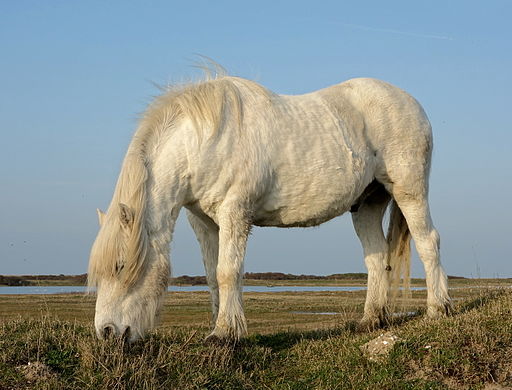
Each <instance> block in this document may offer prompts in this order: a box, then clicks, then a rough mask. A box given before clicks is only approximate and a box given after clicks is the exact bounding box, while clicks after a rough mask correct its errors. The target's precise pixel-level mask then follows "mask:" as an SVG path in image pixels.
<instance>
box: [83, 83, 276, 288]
mask: <svg viewBox="0 0 512 390" xmlns="http://www.w3.org/2000/svg"><path fill="white" fill-rule="evenodd" d="M240 88H244V90H245V91H251V93H253V94H256V95H260V96H261V95H263V96H265V97H266V98H267V99H269V100H270V99H271V97H272V96H274V95H273V94H272V92H270V91H268V90H267V89H265V88H264V87H262V86H260V85H259V84H257V83H254V82H252V81H249V80H245V79H240V78H235V77H228V76H224V75H221V76H218V77H216V78H213V79H206V80H203V81H200V82H196V83H189V84H182V85H171V86H168V87H166V88H165V92H164V93H163V94H162V95H161V96H159V97H157V98H156V99H155V100H154V101H153V103H152V104H151V105H150V106H149V107H148V109H147V110H146V112H145V113H144V114H143V115H142V117H141V120H140V123H139V126H138V129H137V131H136V132H135V135H134V137H133V139H132V142H131V144H130V146H129V148H128V152H127V154H126V156H125V158H124V162H123V165H122V168H121V173H120V175H119V179H118V182H117V185H116V188H115V191H114V195H113V198H112V201H111V204H110V206H109V209H108V212H107V215H106V218H105V221H104V223H103V225H102V226H101V230H100V233H99V234H98V237H97V239H96V242H95V244H94V245H93V248H92V250H91V259H90V262H89V271H88V284H89V286H90V287H93V286H96V284H97V282H98V280H99V279H100V278H113V277H115V276H116V275H117V276H118V278H119V280H121V281H122V282H123V283H124V284H125V285H126V286H127V287H129V286H130V285H131V284H133V282H134V281H136V280H137V278H138V276H139V275H140V274H141V272H143V271H144V265H145V259H146V254H147V248H148V228H147V223H146V218H147V216H146V203H147V202H146V200H147V199H146V197H147V188H146V187H147V180H148V177H149V175H148V168H147V164H148V155H149V154H150V151H151V149H152V148H154V147H156V145H158V141H159V139H160V137H161V136H162V134H163V133H164V132H166V131H172V129H173V127H174V126H176V124H177V123H178V122H179V121H181V120H183V119H189V120H191V121H192V123H193V124H194V128H195V130H196V132H197V135H198V138H199V139H202V138H203V137H204V136H205V135H206V136H211V135H214V134H216V133H218V131H219V130H220V129H221V128H222V127H223V124H224V122H225V121H226V120H227V119H226V118H229V120H230V121H233V120H234V121H236V124H237V126H238V127H239V128H242V127H243V117H244V105H245V104H247V103H246V102H245V101H243V100H242V98H241V96H242V93H241V90H240ZM245 96H247V94H245ZM120 204H123V205H126V206H128V208H129V210H131V212H132V215H131V217H132V218H133V222H132V228H131V229H130V230H129V231H128V232H127V231H125V230H123V227H122V225H121V224H120V223H119V221H120V218H121V215H120V207H119V205H120ZM120 260H121V261H122V263H120Z"/></svg>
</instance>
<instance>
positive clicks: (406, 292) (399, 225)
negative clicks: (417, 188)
mask: <svg viewBox="0 0 512 390" xmlns="http://www.w3.org/2000/svg"><path fill="white" fill-rule="evenodd" d="M387 242H388V264H389V266H390V267H391V269H389V268H388V270H389V271H390V279H391V280H390V281H391V299H392V300H393V301H394V300H396V298H397V296H398V291H399V289H400V281H402V288H403V290H402V292H403V293H402V296H403V297H404V298H409V297H410V294H411V290H410V287H411V245H410V243H411V232H410V231H409V226H408V225H407V221H406V220H405V217H404V215H403V214H402V211H401V210H400V208H399V207H398V204H397V203H396V201H394V200H393V201H392V203H391V212H390V217H389V227H388V234H387Z"/></svg>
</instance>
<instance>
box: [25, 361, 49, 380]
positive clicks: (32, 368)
mask: <svg viewBox="0 0 512 390" xmlns="http://www.w3.org/2000/svg"><path fill="white" fill-rule="evenodd" d="M16 368H17V369H18V370H19V371H21V372H22V373H23V375H25V379H27V381H29V382H38V381H41V380H45V379H49V378H51V377H53V376H54V375H55V374H54V373H53V372H52V370H51V368H50V367H48V366H47V365H46V364H44V363H41V362H28V364H25V365H23V366H18V367H16Z"/></svg>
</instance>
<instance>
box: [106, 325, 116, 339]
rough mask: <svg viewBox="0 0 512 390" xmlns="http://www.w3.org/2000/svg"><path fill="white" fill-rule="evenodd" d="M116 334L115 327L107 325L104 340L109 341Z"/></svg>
mask: <svg viewBox="0 0 512 390" xmlns="http://www.w3.org/2000/svg"><path fill="white" fill-rule="evenodd" d="M115 334H116V329H115V327H114V325H112V324H109V325H106V326H105V327H104V328H103V338H104V339H107V338H109V337H112V336H114V335H115Z"/></svg>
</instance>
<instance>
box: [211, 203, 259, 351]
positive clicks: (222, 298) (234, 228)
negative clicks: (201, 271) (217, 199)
mask: <svg viewBox="0 0 512 390" xmlns="http://www.w3.org/2000/svg"><path fill="white" fill-rule="evenodd" d="M244 215H245V213H244V212H243V209H241V208H239V207H236V206H227V205H223V207H221V209H220V210H219V212H218V214H217V218H218V224H219V258H218V264H217V283H218V285H219V314H218V316H217V322H216V323H215V328H214V330H213V332H212V333H211V334H210V335H209V336H208V339H210V340H211V339H221V340H232V341H237V340H239V339H240V338H241V337H243V336H245V335H246V334H247V324H246V320H245V315H244V311H243V305H242V279H243V261H244V256H245V248H246V244H247V237H248V235H249V230H250V223H249V222H248V219H247V218H245V217H244Z"/></svg>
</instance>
